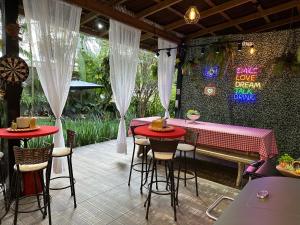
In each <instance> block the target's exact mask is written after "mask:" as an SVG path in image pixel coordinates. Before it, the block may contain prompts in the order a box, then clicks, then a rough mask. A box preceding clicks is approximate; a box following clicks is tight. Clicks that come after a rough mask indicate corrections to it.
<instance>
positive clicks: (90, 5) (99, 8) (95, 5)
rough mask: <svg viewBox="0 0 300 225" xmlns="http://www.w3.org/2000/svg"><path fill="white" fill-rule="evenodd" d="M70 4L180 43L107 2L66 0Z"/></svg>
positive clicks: (170, 35)
mask: <svg viewBox="0 0 300 225" xmlns="http://www.w3.org/2000/svg"><path fill="white" fill-rule="evenodd" d="M66 1H67V2H69V3H71V4H75V5H77V6H79V7H82V8H84V9H87V10H89V11H93V12H96V13H99V14H100V15H103V16H105V17H108V18H111V19H114V20H117V21H120V22H122V23H126V24H127V25H129V26H132V27H135V28H137V29H140V30H142V31H145V32H147V33H152V34H154V35H157V36H159V37H162V38H164V39H166V40H169V41H172V42H175V43H180V42H181V41H182V40H181V39H180V38H178V37H176V36H175V35H174V34H171V33H169V32H167V31H165V30H162V29H160V28H157V27H155V26H152V25H150V24H148V23H146V22H144V21H141V20H138V19H136V18H134V17H132V16H130V15H127V14H125V13H122V12H120V11H118V10H116V9H115V8H113V7H112V6H110V5H108V4H107V3H104V2H103V3H99V2H98V1H97V0H66Z"/></svg>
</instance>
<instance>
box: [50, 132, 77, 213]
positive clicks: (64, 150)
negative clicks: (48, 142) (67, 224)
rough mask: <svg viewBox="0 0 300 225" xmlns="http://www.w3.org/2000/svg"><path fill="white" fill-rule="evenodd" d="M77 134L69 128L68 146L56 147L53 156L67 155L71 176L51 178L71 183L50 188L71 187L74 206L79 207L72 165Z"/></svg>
mask: <svg viewBox="0 0 300 225" xmlns="http://www.w3.org/2000/svg"><path fill="white" fill-rule="evenodd" d="M75 135H76V133H75V132H74V131H72V130H67V147H61V148H54V149H53V153H52V157H56V158H59V157H67V161H68V171H69V176H57V177H53V178H51V179H50V180H55V179H69V180H70V185H67V186H64V187H59V188H54V187H50V190H62V189H66V188H70V189H71V196H73V199H74V208H76V207H77V203H76V194H75V179H74V176H73V165H72V154H73V147H74V146H75Z"/></svg>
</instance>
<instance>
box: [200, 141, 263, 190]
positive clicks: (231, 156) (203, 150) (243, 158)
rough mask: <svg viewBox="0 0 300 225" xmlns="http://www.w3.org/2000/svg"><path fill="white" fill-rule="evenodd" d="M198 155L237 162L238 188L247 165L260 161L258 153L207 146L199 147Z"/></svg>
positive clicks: (236, 183)
mask: <svg viewBox="0 0 300 225" xmlns="http://www.w3.org/2000/svg"><path fill="white" fill-rule="evenodd" d="M196 153H197V154H199V155H205V156H209V157H213V158H218V159H223V160H227V161H231V162H236V163H237V164H238V175H237V178H236V182H235V185H236V186H237V187H239V186H240V185H241V181H242V176H243V172H244V169H245V165H249V164H250V163H252V162H253V161H256V160H258V159H259V155H258V154H257V153H250V154H249V153H246V152H240V151H236V150H228V149H226V150H224V149H216V148H211V147H207V146H198V147H197V149H196Z"/></svg>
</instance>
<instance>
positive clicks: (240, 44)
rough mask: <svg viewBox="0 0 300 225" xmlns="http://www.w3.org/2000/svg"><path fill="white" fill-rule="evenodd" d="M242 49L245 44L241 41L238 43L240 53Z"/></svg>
mask: <svg viewBox="0 0 300 225" xmlns="http://www.w3.org/2000/svg"><path fill="white" fill-rule="evenodd" d="M242 47H243V43H242V42H241V41H240V42H239V43H238V51H239V52H240V51H242Z"/></svg>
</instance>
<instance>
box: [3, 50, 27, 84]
mask: <svg viewBox="0 0 300 225" xmlns="http://www.w3.org/2000/svg"><path fill="white" fill-rule="evenodd" d="M28 75H29V69H28V65H27V63H26V62H25V61H24V60H23V59H22V58H20V57H18V56H7V55H5V56H3V57H1V58H0V76H1V78H2V79H3V80H5V81H6V82H8V83H12V84H16V83H21V82H23V81H25V80H26V79H27V77H28Z"/></svg>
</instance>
